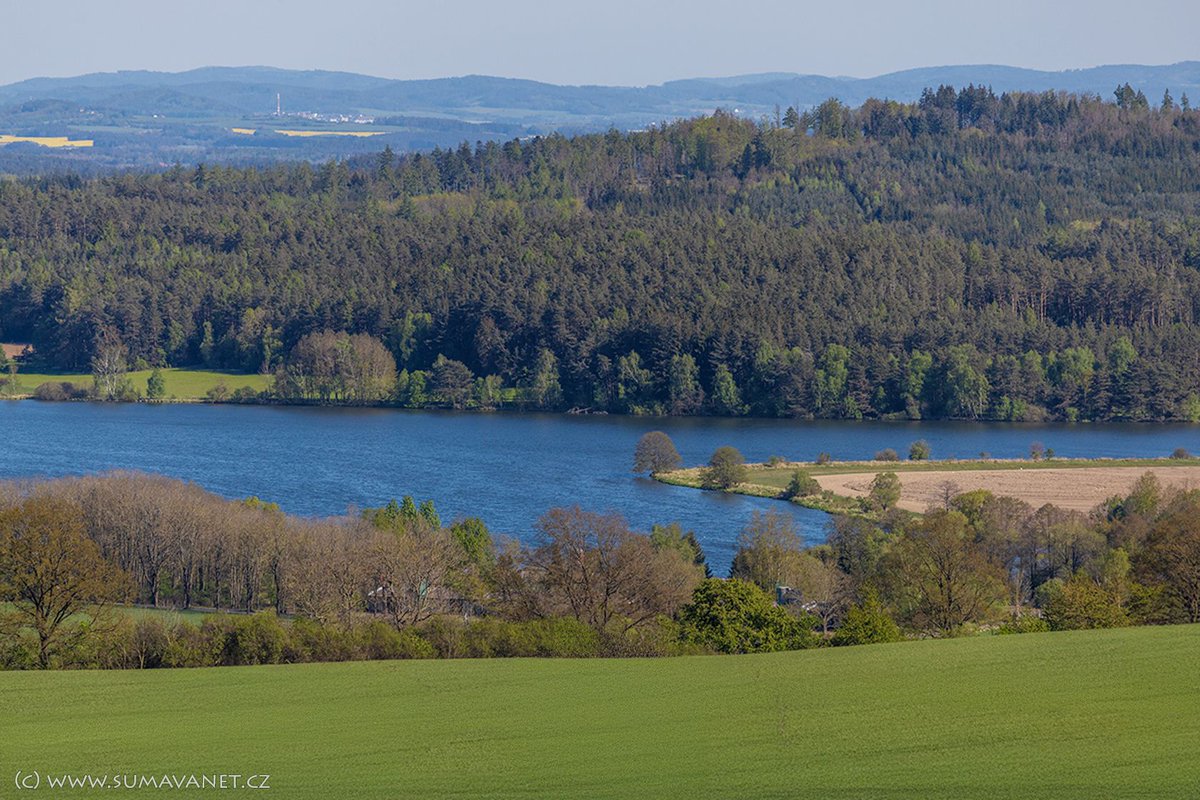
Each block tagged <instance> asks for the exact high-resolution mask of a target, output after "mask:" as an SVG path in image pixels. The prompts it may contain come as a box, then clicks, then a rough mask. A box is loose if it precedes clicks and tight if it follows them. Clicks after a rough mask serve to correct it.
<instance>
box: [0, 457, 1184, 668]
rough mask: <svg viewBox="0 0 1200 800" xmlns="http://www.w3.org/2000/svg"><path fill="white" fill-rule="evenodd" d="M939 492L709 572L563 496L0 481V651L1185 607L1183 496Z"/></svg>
mask: <svg viewBox="0 0 1200 800" xmlns="http://www.w3.org/2000/svg"><path fill="white" fill-rule="evenodd" d="M884 491H886V487H881V488H880V490H879V493H880V494H881V496H882V493H883V492H884ZM873 494H874V493H873ZM944 494H945V497H944V501H943V502H942V503H940V504H939V505H938V506H937V507H934V508H930V509H929V510H928V511H927V512H926V513H925V514H920V515H918V514H910V513H906V512H901V511H898V510H896V509H895V508H894V505H888V504H884V505H882V506H881V509H880V510H881V513H880V514H879V515H878V516H877V517H876V518H875V519H867V518H863V517H843V516H835V517H832V518H831V523H830V529H829V536H828V540H827V542H826V543H825V544H822V545H819V546H815V547H805V546H804V545H803V544H802V542H801V539H800V537H799V536H798V535H797V532H796V530H795V528H794V524H793V522H792V519H791V517H790V516H788V515H784V514H779V513H775V512H767V513H756V514H755V515H754V517H753V518H752V520H751V521H750V523H749V524H748V525H747V526H746V528H745V530H744V531H743V533H742V534H741V536H740V538H739V541H738V550H737V552H736V555H735V557H734V559H733V562H732V564H731V565H730V568H729V578H727V579H723V578H715V577H712V574H711V569H710V567H709V565H708V564H707V562H706V559H705V556H704V552H703V549H702V548H701V546H700V544H699V541H698V538H697V536H696V535H695V534H694V533H692V532H688V531H684V530H682V529H681V528H680V526H679V525H677V524H670V525H656V526H654V527H653V528H652V530H651V531H650V532H649V533H638V532H635V531H633V530H631V529H630V528H629V526H628V525H627V523H626V522H625V521H624V520H623V519H622V518H621V517H620V516H619V515H616V514H596V513H592V512H588V511H584V510H581V509H579V508H558V509H551V510H550V511H548V512H547V513H546V514H545V515H543V517H542V518H541V519H540V520H539V522H538V524H537V530H536V534H535V535H534V536H533V537H532V538H531V539H530V540H529V541H528V542H526V543H524V544H522V543H520V542H515V541H495V540H493V538H492V536H491V534H490V533H489V532H488V530H487V528H486V526H485V525H484V524H483V523H482V522H481V521H480V520H478V519H474V518H465V519H458V520H454V521H453V522H451V523H449V524H444V523H443V521H442V520H441V519H440V517H439V516H438V513H437V510H436V508H435V507H434V505H433V503H432V502H430V501H425V502H422V503H417V502H416V501H414V500H413V499H412V498H407V497H406V498H404V499H403V501H402V502H397V501H392V502H390V503H389V504H387V505H386V506H383V507H380V508H369V509H365V510H363V511H362V512H360V513H358V514H353V515H347V516H345V517H340V518H329V519H321V520H311V519H301V518H296V517H292V516H289V515H287V514H284V513H282V512H281V511H280V510H279V509H278V508H277V507H275V506H273V505H271V504H269V503H264V502H262V501H259V500H258V499H256V498H249V499H247V500H245V501H240V502H239V501H228V500H223V499H221V498H218V497H216V496H214V495H211V494H209V493H207V492H205V491H204V490H202V489H200V488H199V487H197V486H195V485H193V484H186V483H182V482H179V481H176V480H172V479H168V478H162V477H154V476H148V475H141V474H136V473H112V474H106V475H98V476H90V477H84V478H70V479H59V480H52V481H37V482H32V483H5V484H0V602H3V603H4V605H3V606H2V608H3V611H2V612H0V666H3V667H4V668H10V669H16V668H31V667H43V668H46V667H157V666H204V665H221V664H252V663H281V662H289V661H322V660H350V659H366V658H410V657H433V656H446V657H458V656H505V655H526V656H535V655H540V656H575V657H583V656H605V655H608V656H611V655H626V656H627V655H675V654H681V653H743V652H762V651H772V650H787V649H801V648H807V647H818V646H824V645H849V644H869V643H876V642H887V641H896V640H899V639H901V638H904V637H906V636H917V637H919V636H956V635H968V634H972V633H980V632H992V633H1026V632H1033V631H1041V630H1063V629H1073V628H1100V627H1115V626H1122V625H1134V624H1166V623H1176V622H1200V566H1198V565H1200V524H1198V523H1197V520H1200V491H1197V490H1187V491H1185V490H1174V489H1171V490H1168V489H1164V488H1163V487H1162V485H1161V484H1160V483H1159V482H1158V481H1157V479H1156V478H1155V477H1154V476H1153V475H1152V474H1149V473H1148V474H1146V475H1145V476H1143V477H1142V478H1141V479H1139V480H1138V481H1137V482H1136V483H1135V484H1134V485H1133V486H1132V487H1131V490H1130V491H1129V493H1128V494H1127V495H1124V496H1120V497H1114V498H1111V499H1110V500H1108V501H1106V502H1105V503H1103V504H1101V505H1100V506H1099V507H1097V508H1096V509H1095V510H1094V511H1093V512H1091V513H1090V514H1082V513H1079V512H1068V511H1064V510H1061V509H1058V508H1055V507H1053V506H1049V505H1047V506H1044V507H1042V508H1039V509H1033V508H1031V507H1030V506H1028V505H1027V504H1025V503H1023V502H1021V501H1019V500H1015V499H1013V498H1008V497H998V496H994V495H992V494H991V493H989V492H986V491H972V492H965V493H964V492H957V491H955V490H954V488H953V487H947V490H946V492H945V493H944ZM121 604H124V605H139V606H142V607H146V608H149V609H156V608H158V609H168V608H173V609H178V610H189V609H193V610H203V611H204V612H207V613H206V614H205V616H204V617H203V618H202V621H201V622H200V623H199V624H195V623H193V622H190V621H188V620H186V619H170V618H168V617H164V616H162V615H157V614H154V613H152V612H142V613H141V614H138V615H134V614H132V613H131V612H129V611H127V610H125V609H121V608H118V606H119V605H121Z"/></svg>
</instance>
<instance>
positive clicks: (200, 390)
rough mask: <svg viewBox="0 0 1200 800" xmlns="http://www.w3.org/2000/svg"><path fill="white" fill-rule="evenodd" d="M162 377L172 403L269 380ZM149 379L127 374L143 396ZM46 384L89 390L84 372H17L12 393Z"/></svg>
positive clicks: (200, 373)
mask: <svg viewBox="0 0 1200 800" xmlns="http://www.w3.org/2000/svg"><path fill="white" fill-rule="evenodd" d="M162 374H163V381H164V383H165V385H166V392H167V394H166V396H167V398H168V399H176V400H199V399H202V398H203V397H204V396H205V395H207V394H208V391H209V390H210V389H212V388H214V387H215V386H217V384H219V383H222V382H224V384H225V386H226V387H227V388H228V389H229V391H230V392H233V391H236V390H237V389H240V388H242V387H243V386H249V387H250V388H251V389H254V390H255V391H262V390H263V389H269V388H270V386H271V381H272V380H273V378H272V376H270V375H255V374H245V373H241V372H226V371H221V370H202V369H180V368H170V369H164V370H162ZM149 377H150V370H148V369H144V370H138V371H136V372H130V373H129V380H130V381H131V382H132V383H133V387H134V388H135V389H137V390H138V391H139V392H141V393H142V394H145V393H146V379H147V378H149ZM47 381H66V382H68V383H73V384H75V385H76V386H84V387H91V385H92V376H91V375H89V374H86V373H44V372H40V373H39V372H32V373H24V372H18V373H17V388H16V390H14V391H13V392H12V394H18V395H28V394H33V391H34V389H36V388H37V387H38V386H39V385H41V384H43V383H45V382H47Z"/></svg>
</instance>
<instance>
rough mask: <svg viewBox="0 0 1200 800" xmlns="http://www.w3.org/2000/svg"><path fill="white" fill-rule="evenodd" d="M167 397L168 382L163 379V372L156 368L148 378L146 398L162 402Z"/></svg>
mask: <svg viewBox="0 0 1200 800" xmlns="http://www.w3.org/2000/svg"><path fill="white" fill-rule="evenodd" d="M166 395H167V382H166V381H165V380H164V379H163V374H162V370H160V369H158V367H155V368H154V369H153V370H151V372H150V377H148V378H146V397H147V398H148V399H150V400H161V399H162V398H164V397H166Z"/></svg>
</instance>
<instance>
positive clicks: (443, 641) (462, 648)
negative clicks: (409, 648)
mask: <svg viewBox="0 0 1200 800" xmlns="http://www.w3.org/2000/svg"><path fill="white" fill-rule="evenodd" d="M466 627H467V625H466V623H465V622H463V621H462V620H459V619H450V618H447V617H433V618H432V619H429V620H426V621H425V622H424V623H422V624H421V625H420V627H418V628H416V632H417V634H418V635H419V636H420V637H421V638H422V639H424V640H425V641H427V642H429V643H430V644H431V645H433V649H434V651H435V652H436V653H437V654H438V658H463V657H464V656H466V655H467V652H466V650H467V637H466Z"/></svg>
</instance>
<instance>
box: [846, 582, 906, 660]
mask: <svg viewBox="0 0 1200 800" xmlns="http://www.w3.org/2000/svg"><path fill="white" fill-rule="evenodd" d="M903 638H904V634H902V633H901V632H900V626H899V625H897V624H896V621H895V620H893V619H892V617H891V615H890V614H888V613H887V610H886V609H885V608H884V607H883V604H882V603H880V602H879V599H878V598H877V597H875V595H874V594H868V595H867V596H866V597H865V598H863V601H862V602H861V603H858V604H856V605H852V606H850V608H849V609H847V610H846V616H845V617H844V618H843V619H842V624H841V625H840V626H838V629H837V630H836V631H835V632H834V634H833V639H832V643H833V645H834V646H835V647H842V646H844V645H852V644H885V643H887V642H898V641H900V640H902V639H903Z"/></svg>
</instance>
